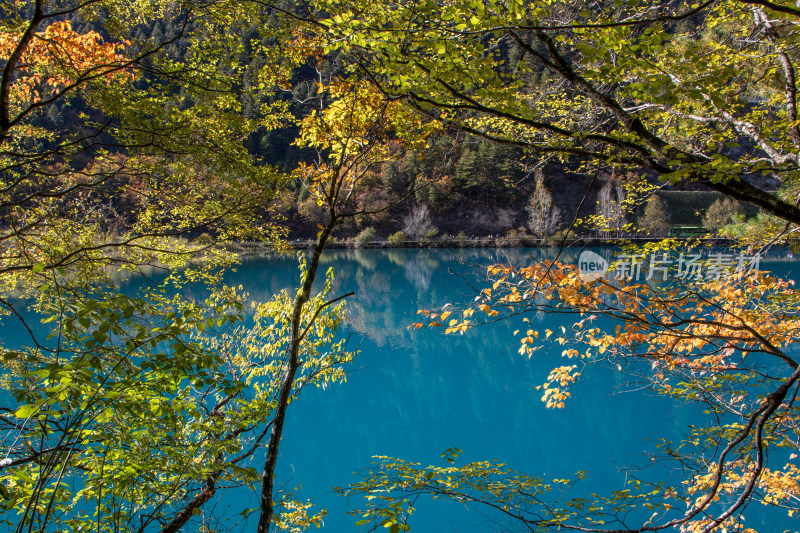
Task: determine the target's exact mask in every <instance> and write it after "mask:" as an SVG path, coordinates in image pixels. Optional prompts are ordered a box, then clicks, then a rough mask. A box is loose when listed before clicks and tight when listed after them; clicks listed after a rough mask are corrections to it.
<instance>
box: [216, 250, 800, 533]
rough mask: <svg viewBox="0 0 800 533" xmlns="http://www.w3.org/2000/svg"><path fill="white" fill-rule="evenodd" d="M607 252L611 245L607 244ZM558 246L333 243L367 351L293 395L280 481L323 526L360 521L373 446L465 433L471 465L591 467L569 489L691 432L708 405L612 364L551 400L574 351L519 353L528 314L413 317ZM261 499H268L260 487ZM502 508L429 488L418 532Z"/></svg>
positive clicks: (465, 526) (419, 449)
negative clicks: (554, 377) (693, 403)
mask: <svg viewBox="0 0 800 533" xmlns="http://www.w3.org/2000/svg"><path fill="white" fill-rule="evenodd" d="M579 251H580V250H578V252H579ZM603 253H605V255H606V257H608V255H609V251H608V250H606V251H605V252H602V251H601V254H603ZM554 254H555V251H554V250H548V249H506V250H503V249H497V250H495V249H491V250H487V249H483V250H470V249H466V250H400V249H397V250H331V251H328V252H327V253H326V254H325V256H324V257H323V264H322V269H321V273H320V277H322V274H324V270H325V268H327V267H333V268H334V269H335V274H336V282H335V287H336V290H335V291H334V296H335V295H338V294H342V293H345V292H348V291H354V292H355V293H356V295H355V296H354V297H351V298H350V299H349V300H348V309H349V314H350V323H351V326H350V328H349V330H348V331H347V332H346V334H348V335H350V343H351V346H353V347H355V346H358V347H359V350H360V352H361V353H360V355H359V357H358V358H357V360H356V362H355V364H354V365H353V369H352V371H351V373H350V377H349V380H348V382H347V383H345V384H343V385H337V386H332V387H328V388H327V389H326V390H322V389H306V390H304V391H303V392H302V394H301V396H300V398H299V399H298V400H297V401H296V402H294V403H292V404H291V406H290V408H289V411H288V417H287V421H286V426H285V430H284V435H285V436H284V439H283V441H282V444H281V455H280V460H279V468H278V472H277V478H276V486H284V487H285V488H287V489H291V488H294V487H298V486H299V487H301V489H300V490H299V491H298V492H297V495H298V496H299V497H300V499H304V500H305V499H310V500H311V501H312V502H314V503H315V504H316V505H318V506H319V507H323V508H326V509H327V510H328V515H327V517H326V519H325V528H324V529H325V530H326V531H336V532H339V531H353V532H356V531H360V530H361V527H359V526H356V525H355V522H356V520H357V518H353V517H350V516H347V515H346V514H345V511H346V510H348V509H352V508H354V507H357V506H360V505H362V504H363V502H348V501H347V500H346V499H345V498H342V497H339V496H337V495H335V494H334V493H333V492H332V490H331V487H334V486H345V485H347V484H349V483H351V482H353V481H355V480H356V479H357V478H356V476H355V475H354V472H355V471H358V470H362V469H365V468H367V467H368V466H369V464H370V461H371V457H372V456H375V455H389V456H393V457H397V458H401V459H405V460H409V461H416V462H420V463H422V464H423V465H428V464H438V463H440V461H441V459H440V455H441V453H442V452H443V451H445V450H446V449H448V448H451V447H454V446H455V447H458V448H461V449H462V450H464V453H463V454H462V456H461V458H460V460H459V464H463V463H464V462H467V461H472V460H484V459H495V460H498V461H501V462H504V463H507V464H508V465H509V466H510V467H512V468H514V469H515V470H518V471H521V472H525V473H527V474H530V475H535V476H536V475H540V476H543V477H544V478H545V479H548V478H562V477H572V476H573V475H574V474H575V473H576V472H577V471H586V472H587V476H586V479H585V480H583V481H581V482H580V483H578V484H577V485H576V486H575V487H574V489H573V490H572V492H571V493H570V494H569V496H581V495H587V494H589V493H591V492H599V493H603V494H607V493H610V491H612V490H622V489H625V488H628V485H626V475H625V472H624V471H623V469H624V467H625V466H626V465H628V464H642V462H643V461H645V458H644V456H643V453H642V452H643V451H645V450H652V449H653V448H654V441H655V440H657V439H659V438H666V439H679V438H680V437H681V435H682V434H683V433H684V432H685V431H686V427H687V425H689V424H690V423H694V422H696V421H697V416H698V415H697V413H695V412H693V411H692V410H691V409H689V408H687V407H685V406H679V405H675V404H674V403H673V402H672V401H671V400H669V399H667V398H664V397H660V396H655V395H653V394H649V393H648V392H647V391H646V390H630V389H632V388H634V389H635V387H631V385H630V384H629V383H628V382H627V381H626V379H625V378H624V377H623V376H622V375H621V374H619V373H617V372H613V371H610V370H608V369H602V368H594V369H592V370H591V371H590V372H587V373H585V375H584V376H582V377H581V379H580V381H579V383H578V384H577V385H576V386H575V387H574V388H573V389H572V392H573V397H572V398H571V399H570V400H569V401H567V404H566V407H565V409H563V410H548V409H546V408H545V406H544V404H543V403H542V402H541V400H540V397H541V391H537V390H536V389H535V387H536V386H537V385H540V384H541V383H542V382H544V381H545V379H546V377H547V374H548V372H549V370H550V369H551V368H552V367H554V366H558V365H559V364H563V363H560V362H559V361H561V358H560V350H557V351H555V350H554V352H555V353H549V354H548V353H545V352H537V353H535V354H534V356H533V357H532V358H531V359H530V360H529V359H528V358H527V357H523V356H520V355H519V354H518V353H517V348H518V347H519V344H518V339H517V338H515V337H514V336H513V335H512V333H513V331H514V330H515V329H520V328H521V324H522V322H521V319H519V320H515V321H512V320H509V321H505V322H500V323H496V324H493V325H490V326H483V327H479V328H475V329H473V330H472V331H470V332H468V333H467V334H465V335H463V336H460V335H449V336H445V335H444V334H443V331H442V330H441V329H429V328H423V329H420V330H409V329H408V326H409V324H411V323H412V322H414V321H416V320H417V315H416V311H417V310H418V309H421V308H441V307H442V306H443V305H444V304H446V303H458V302H464V301H467V300H471V299H472V298H473V297H474V296H475V292H474V290H473V289H472V288H471V287H470V283H469V282H473V283H474V282H475V279H474V278H473V277H472V274H474V273H475V272H483V271H485V266H486V265H488V264H492V263H495V262H509V261H511V262H516V263H519V262H523V261H527V260H530V258H535V259H543V258H552V257H553V256H554ZM576 255H577V253H576V252H569V253H568V254H567V255H566V256H562V260H566V261H568V262H569V261H571V262H574V261H575V258H576ZM787 255H788V254H786V253H781V254H777V255H776V256H775V257H773V258H764V259H763V260H762V262H761V269H762V270H773V271H778V272H780V273H783V274H790V273H792V268H795V267H796V263H793V262H790V261H791V260H790V259H788V258H787ZM226 281H227V282H228V283H232V284H243V285H244V286H245V288H246V289H247V290H249V291H250V293H251V295H252V297H253V298H254V299H257V300H258V299H267V298H269V296H270V295H272V294H274V293H275V292H277V291H279V290H280V289H282V288H286V287H290V286H294V285H296V283H297V264H296V261H295V260H294V259H292V258H261V259H251V260H247V261H245V262H244V263H243V264H242V265H240V266H239V267H238V268H237V269H236V271H235V272H231V273H229V274H228V276H227V278H226ZM477 286H478V287H480V285H477ZM530 318H531V320H532V322H534V324H536V323H537V322H538V324H536V325H537V329H540V330H543V329H544V328H546V327H547V328H550V329H555V327H556V326H558V325H560V324H561V323H562V322H560V321H564V322H563V323H564V324H565V325H568V324H571V323H572V320H571V319H570V318H569V317H563V316H562V317H552V316H543V315H539V316H531V317H530ZM522 327H525V326H522ZM645 475H646V474H645ZM653 475H654V476H656V477H658V476H667V475H669V473H668V472H667V471H662V472H654V473H653ZM216 505H217V509H221V508H226V507H227V508H229V512H232V513H238V512H239V510H240V509H241V506H242V505H244V502H243V501H242V500H241V499H240V498H239V496H236V497H235V498H231V497H230V496H228V498H227V499H226V498H222V499H220V500H219V501H218V502H217V503H216ZM250 506H251V507H255V506H256V503H255V499H254V498H253V497H251V501H250ZM753 507H754V509H753V512H752V513H750V512H748V526H749V527H754V528H756V529H758V530H763V531H771V530H775V529H777V528H778V527H787V528H788V527H790V525H789V524H788V522H786V521H787V520H788V519H784V518H783V516H785V515H782V516H781V517H780V518H778V517H776V515H764V514H763V511H762V509H761V506H753ZM756 507H757V508H756ZM490 518H491V517H486V516H483V515H482V514H480V513H477V512H470V511H467V510H465V508H463V507H461V506H459V505H456V504H452V503H451V504H445V503H442V502H432V503H431V502H424V501H422V500H420V501H419V502H418V511H417V512H416V513H415V515H414V516H413V517H412V519H411V521H410V524H411V531H413V532H417V533H434V532H437V533H441V532H456V531H457V532H462V533H463V532H478V531H491V530H493V528H494V525H493V523H492V522H491V521H490ZM784 523H785V526H784V525H783V524H784ZM792 527H795V526H794V525H793V524H792Z"/></svg>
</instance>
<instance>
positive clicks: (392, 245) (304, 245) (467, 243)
mask: <svg viewBox="0 0 800 533" xmlns="http://www.w3.org/2000/svg"><path fill="white" fill-rule="evenodd" d="M665 238H669V239H673V240H679V241H697V242H702V243H705V244H710V245H726V244H731V243H733V242H734V241H733V240H731V239H729V238H725V237H716V236H697V235H671V236H659V237H654V236H646V235H645V236H643V235H635V234H631V235H617V236H609V237H605V236H593V235H576V236H569V237H567V238H566V239H564V238H563V237H545V238H534V237H522V238H513V239H510V238H508V237H507V236H503V235H500V236H491V235H489V236H483V237H470V238H459V237H449V236H437V237H436V238H432V239H424V240H417V241H414V240H406V241H403V242H399V243H398V242H389V241H388V240H374V241H368V242H361V243H358V244H356V243H355V242H353V240H352V239H348V240H344V239H343V240H339V239H332V240H331V241H329V242H328V243H327V244H326V248H331V249H398V248H400V249H402V248H411V249H413V248H546V247H551V246H560V245H562V244H563V245H565V246H586V245H591V246H616V245H619V244H622V243H628V242H655V241H659V240H662V239H665ZM288 244H289V246H290V247H291V248H293V249H296V250H305V249H309V248H313V247H314V244H315V241H314V240H313V239H292V240H290V241H289V243H288ZM234 247H235V248H237V251H239V252H241V253H245V254H247V253H261V252H265V251H269V249H270V248H269V246H268V245H267V244H265V243H236V244H235V245H234Z"/></svg>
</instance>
